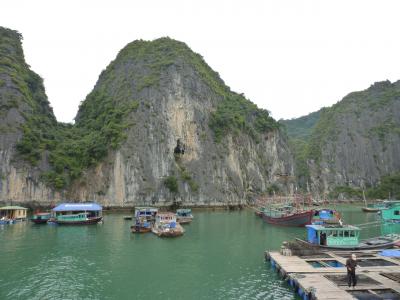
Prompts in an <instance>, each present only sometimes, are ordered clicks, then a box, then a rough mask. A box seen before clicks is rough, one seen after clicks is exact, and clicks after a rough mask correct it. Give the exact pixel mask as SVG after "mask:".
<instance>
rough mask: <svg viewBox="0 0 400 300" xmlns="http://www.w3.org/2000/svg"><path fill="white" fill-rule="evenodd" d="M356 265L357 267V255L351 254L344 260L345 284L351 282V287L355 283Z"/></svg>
mask: <svg viewBox="0 0 400 300" xmlns="http://www.w3.org/2000/svg"><path fill="white" fill-rule="evenodd" d="M356 267H357V256H356V255H355V254H352V255H351V257H350V258H348V259H347V260H346V268H347V284H348V285H349V287H351V285H352V284H353V289H354V287H355V286H356V285H357V277H356Z"/></svg>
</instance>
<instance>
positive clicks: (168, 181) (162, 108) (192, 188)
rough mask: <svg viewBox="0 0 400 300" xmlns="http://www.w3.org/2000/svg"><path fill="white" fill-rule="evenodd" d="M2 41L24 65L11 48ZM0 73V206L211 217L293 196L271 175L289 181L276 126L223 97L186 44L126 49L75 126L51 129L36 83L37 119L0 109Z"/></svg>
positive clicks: (163, 42) (239, 100) (243, 103)
mask: <svg viewBox="0 0 400 300" xmlns="http://www.w3.org/2000/svg"><path fill="white" fill-rule="evenodd" d="M7 32H10V31H7ZM2 34H3V35H4V33H2ZM11 34H12V35H13V36H12V40H13V43H14V44H13V47H14V48H15V49H18V51H19V52H20V54H19V55H20V59H23V55H22V50H21V47H20V42H19V37H18V36H16V35H15V34H16V33H15V32H11ZM1 41H2V43H1V46H2V47H11V46H10V43H9V41H8V40H5V41H4V40H1ZM2 49H3V48H2ZM20 63H21V62H20ZM23 64H24V66H25V67H26V69H27V70H29V69H28V67H27V66H26V64H25V62H23ZM0 65H1V67H2V69H1V74H0V78H1V79H3V80H4V78H6V79H5V80H6V85H5V86H4V85H3V86H0V95H2V98H1V105H2V106H1V107H2V113H4V114H5V115H7V118H8V119H7V120H9V121H5V122H3V121H2V122H1V125H2V126H4V124H8V125H7V126H8V127H7V129H4V130H2V131H0V140H1V145H0V146H1V148H0V149H1V154H0V155H1V156H0V161H1V172H2V173H1V174H2V177H1V178H2V180H1V182H2V184H1V185H0V200H1V201H4V202H10V201H13V202H28V201H40V202H41V203H44V204H48V203H51V202H57V201H61V200H65V199H70V200H75V201H97V202H99V203H102V204H104V205H106V206H117V207H121V206H134V205H139V204H140V205H143V204H155V205H170V204H172V203H174V202H177V203H181V204H184V205H194V206H202V205H211V206H213V205H217V206H218V205H230V204H232V205H236V204H243V203H245V202H246V201H247V200H248V199H250V198H251V197H254V196H255V195H258V194H261V193H264V192H266V191H267V190H268V189H270V188H271V186H273V187H275V188H280V189H281V190H282V191H287V190H289V189H290V188H291V186H290V185H288V184H287V183H285V182H283V181H280V179H279V176H277V175H278V174H292V173H293V162H292V157H291V154H290V152H289V150H288V146H287V143H286V139H285V137H284V135H282V134H281V131H280V129H279V126H278V125H277V123H276V122H275V121H274V120H273V119H272V118H270V117H269V116H268V113H267V112H266V111H263V110H260V109H258V108H257V107H256V106H255V105H253V104H252V103H251V102H250V101H248V100H246V99H245V98H244V97H243V96H242V95H238V94H235V93H234V92H232V91H230V89H229V88H228V87H227V86H226V85H225V84H224V83H223V81H222V80H221V79H220V78H219V76H218V74H217V73H215V72H214V71H212V70H211V69H210V68H209V67H208V66H207V65H206V63H205V62H204V61H203V60H202V58H201V57H200V56H199V55H198V54H195V53H193V52H192V51H191V50H190V49H189V48H188V47H187V46H186V45H185V44H183V43H180V42H177V41H173V40H171V39H168V38H163V39H159V40H155V41H153V42H145V41H135V42H133V43H131V44H129V45H128V46H127V47H125V48H124V49H123V50H121V52H120V53H119V54H118V56H117V58H116V59H115V60H114V61H113V62H112V63H111V64H110V65H109V66H108V67H107V69H106V70H105V71H103V73H102V74H101V75H100V78H99V80H98V82H97V83H96V86H95V88H94V90H93V91H92V92H91V93H90V94H89V95H88V97H87V99H86V100H85V101H84V102H83V103H82V104H81V106H80V109H79V112H78V114H77V117H76V123H75V125H66V124H57V123H56V122H55V119H54V116H53V114H52V111H51V109H50V108H49V105H48V103H47V100H46V98H45V96H44V89H43V87H42V85H41V81H40V80H39V81H38V90H39V91H40V95H41V97H39V98H40V101H38V103H40V105H39V106H38V107H37V109H38V108H41V109H39V110H35V109H33V110H32V109H30V108H27V109H28V110H30V112H29V114H28V115H25V116H24V113H25V110H24V108H23V107H24V105H25V104H24V105H22V106H19V107H18V108H14V107H13V108H10V107H8V106H7V107H5V106H4V105H5V104H7V103H8V101H9V99H10V98H9V97H8V96H4V95H5V93H6V92H7V90H9V89H10V88H11V89H13V87H12V85H11V79H10V78H8V77H7V76H8V73H7V72H4V68H3V67H4V66H3V64H0ZM29 72H31V71H29ZM31 74H33V73H31ZM35 76H37V75H35ZM35 78H37V77H35ZM28 86H29V84H28ZM24 97H25V96H21V99H22V100H23V101H22V102H24V103H27V101H26V99H25V98H28V97H25V98H24ZM39 98H38V99H39ZM3 107H4V108H3ZM37 116H40V117H39V118H37ZM35 118H36V119H35ZM7 122H8V123H7ZM10 122H11V123H10ZM12 122H14V123H12ZM43 122H45V123H48V124H47V126H41V125H40V124H41V123H43ZM24 124H29V125H30V126H29V128H27V127H26V126H25V127H24ZM31 129H32V130H31ZM14 131H15V132H14ZM35 136H37V139H35V138H34V137H35Z"/></svg>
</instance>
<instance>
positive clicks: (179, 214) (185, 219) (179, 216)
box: [176, 208, 193, 224]
mask: <svg viewBox="0 0 400 300" xmlns="http://www.w3.org/2000/svg"><path fill="white" fill-rule="evenodd" d="M176 221H177V222H178V223H179V224H188V223H190V222H192V221H193V215H192V210H191V209H189V208H180V209H177V210H176Z"/></svg>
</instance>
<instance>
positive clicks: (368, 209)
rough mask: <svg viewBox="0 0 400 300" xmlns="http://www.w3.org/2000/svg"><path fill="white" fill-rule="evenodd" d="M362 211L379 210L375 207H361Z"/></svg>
mask: <svg viewBox="0 0 400 300" xmlns="http://www.w3.org/2000/svg"><path fill="white" fill-rule="evenodd" d="M362 211H363V212H367V213H369V212H378V211H380V209H379V208H376V207H363V208H362Z"/></svg>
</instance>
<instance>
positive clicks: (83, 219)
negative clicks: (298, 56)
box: [0, 203, 193, 237]
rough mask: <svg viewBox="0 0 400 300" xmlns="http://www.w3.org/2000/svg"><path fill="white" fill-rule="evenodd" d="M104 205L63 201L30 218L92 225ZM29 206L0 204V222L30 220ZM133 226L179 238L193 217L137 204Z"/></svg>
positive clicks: (140, 230) (183, 211)
mask: <svg viewBox="0 0 400 300" xmlns="http://www.w3.org/2000/svg"><path fill="white" fill-rule="evenodd" d="M102 210H103V208H102V207H101V206H100V205H99V204H97V203H62V204H60V205H57V206H56V207H54V208H53V209H51V211H46V212H36V213H34V214H33V216H32V218H31V221H32V222H33V223H35V224H57V225H89V224H97V223H99V222H101V221H102V219H103V215H102ZM27 211H28V209H27V208H25V207H21V206H4V207H0V225H1V224H3V225H4V224H14V223H16V222H19V221H25V220H26V219H27ZM127 219H134V222H133V224H132V226H131V231H132V232H133V233H146V232H153V233H154V234H156V235H157V236H160V237H176V236H181V235H183V234H184V232H185V230H184V229H183V227H182V226H181V224H188V223H190V222H192V220H193V214H192V210H191V209H188V208H181V209H177V210H176V212H175V213H173V212H159V210H158V209H157V208H155V207H138V208H136V209H135V215H134V217H130V216H129V217H128V218H127Z"/></svg>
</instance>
